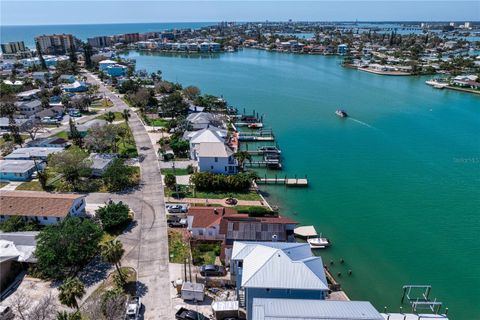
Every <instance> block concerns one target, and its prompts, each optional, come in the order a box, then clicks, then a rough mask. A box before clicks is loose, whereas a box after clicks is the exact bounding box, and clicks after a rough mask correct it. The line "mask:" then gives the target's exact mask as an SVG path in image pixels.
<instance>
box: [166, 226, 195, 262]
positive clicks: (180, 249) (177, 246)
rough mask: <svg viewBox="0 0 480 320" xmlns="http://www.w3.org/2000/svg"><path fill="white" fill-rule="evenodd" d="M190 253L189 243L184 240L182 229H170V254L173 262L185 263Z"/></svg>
mask: <svg viewBox="0 0 480 320" xmlns="http://www.w3.org/2000/svg"><path fill="white" fill-rule="evenodd" d="M189 255H190V249H189V247H188V244H187V243H186V242H185V241H183V236H182V233H181V231H178V230H168V256H169V257H170V262H172V263H184V262H185V259H186V258H187V257H188V256H189Z"/></svg>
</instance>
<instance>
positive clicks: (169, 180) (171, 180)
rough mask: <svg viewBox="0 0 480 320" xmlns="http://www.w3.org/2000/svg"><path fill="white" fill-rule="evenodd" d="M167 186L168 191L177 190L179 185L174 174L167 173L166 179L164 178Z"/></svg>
mask: <svg viewBox="0 0 480 320" xmlns="http://www.w3.org/2000/svg"><path fill="white" fill-rule="evenodd" d="M163 181H164V182H165V185H166V186H167V188H168V189H170V190H173V189H175V185H176V184H177V178H175V176H174V175H173V174H172V173H167V174H166V175H165V178H163Z"/></svg>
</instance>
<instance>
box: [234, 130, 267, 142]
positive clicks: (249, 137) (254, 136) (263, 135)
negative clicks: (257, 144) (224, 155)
mask: <svg viewBox="0 0 480 320" xmlns="http://www.w3.org/2000/svg"><path fill="white" fill-rule="evenodd" d="M238 140H240V141H275V135H274V134H273V131H272V130H271V129H262V130H259V131H257V132H239V133H238Z"/></svg>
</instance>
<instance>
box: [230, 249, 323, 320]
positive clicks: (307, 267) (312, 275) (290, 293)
mask: <svg viewBox="0 0 480 320" xmlns="http://www.w3.org/2000/svg"><path fill="white" fill-rule="evenodd" d="M229 263H230V272H231V274H232V276H234V277H235V280H236V292H237V296H238V297H239V302H240V305H241V306H244V307H245V309H246V312H247V319H252V316H253V301H254V299H255V298H269V299H310V300H323V299H325V298H326V297H327V295H328V283H327V279H326V276H325V270H324V267H323V262H322V258H321V257H315V256H313V255H312V250H311V249H310V246H309V244H308V243H289V242H242V241H235V242H234V244H233V248H232V251H231V256H230V259H229ZM287 275H288V276H287Z"/></svg>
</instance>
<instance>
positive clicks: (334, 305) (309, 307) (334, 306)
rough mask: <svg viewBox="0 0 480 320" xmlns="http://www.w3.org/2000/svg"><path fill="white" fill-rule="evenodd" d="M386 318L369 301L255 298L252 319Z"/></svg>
mask: <svg viewBox="0 0 480 320" xmlns="http://www.w3.org/2000/svg"><path fill="white" fill-rule="evenodd" d="M288 319H290V320H291V319H295V320H307V319H308V320H327V319H328V320H384V318H383V317H382V315H381V314H380V313H379V312H378V311H377V310H376V309H375V308H374V307H373V306H372V304H371V303H370V302H368V301H333V300H303V299H265V298H254V299H253V312H252V319H251V320H288Z"/></svg>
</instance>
